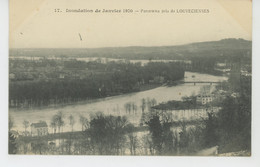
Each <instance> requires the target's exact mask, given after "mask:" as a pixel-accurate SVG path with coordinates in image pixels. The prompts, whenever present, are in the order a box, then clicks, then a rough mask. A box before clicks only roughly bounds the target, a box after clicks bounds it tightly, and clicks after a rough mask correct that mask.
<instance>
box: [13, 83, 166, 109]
mask: <svg viewBox="0 0 260 167" xmlns="http://www.w3.org/2000/svg"><path fill="white" fill-rule="evenodd" d="M162 85H163V84H145V85H142V86H140V88H139V90H135V91H133V92H127V93H117V94H113V95H111V96H107V97H100V98H95V99H88V100H82V101H76V102H71V103H65V104H55V105H48V106H41V107H30V108H12V107H9V110H12V111H15V112H22V111H28V110H36V109H37V110H38V109H39V110H44V109H58V108H59V109H62V108H64V107H67V106H73V105H84V104H90V103H95V102H100V101H104V100H108V99H110V98H113V97H116V96H120V95H126V94H132V93H138V92H143V91H147V90H151V89H155V88H158V87H160V86H162Z"/></svg>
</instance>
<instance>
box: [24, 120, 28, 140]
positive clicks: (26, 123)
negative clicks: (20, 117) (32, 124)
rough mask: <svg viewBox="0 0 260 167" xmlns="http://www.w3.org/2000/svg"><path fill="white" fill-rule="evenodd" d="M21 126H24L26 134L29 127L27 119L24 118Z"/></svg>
mask: <svg viewBox="0 0 260 167" xmlns="http://www.w3.org/2000/svg"><path fill="white" fill-rule="evenodd" d="M23 127H24V135H25V136H27V128H28V127H29V121H27V120H24V121H23Z"/></svg>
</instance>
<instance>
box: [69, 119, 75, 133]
mask: <svg viewBox="0 0 260 167" xmlns="http://www.w3.org/2000/svg"><path fill="white" fill-rule="evenodd" d="M69 124H70V126H71V131H72V132H73V126H74V124H75V119H74V117H73V116H72V115H70V116H69Z"/></svg>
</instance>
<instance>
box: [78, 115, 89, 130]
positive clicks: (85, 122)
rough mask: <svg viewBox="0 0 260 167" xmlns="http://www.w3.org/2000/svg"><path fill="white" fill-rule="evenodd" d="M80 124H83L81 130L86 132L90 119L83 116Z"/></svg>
mask: <svg viewBox="0 0 260 167" xmlns="http://www.w3.org/2000/svg"><path fill="white" fill-rule="evenodd" d="M79 122H80V123H81V130H82V131H84V130H85V129H87V128H88V126H89V122H88V119H87V118H86V117H84V116H82V115H80V116H79Z"/></svg>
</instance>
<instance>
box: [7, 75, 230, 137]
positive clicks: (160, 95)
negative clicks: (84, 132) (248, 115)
mask: <svg viewBox="0 0 260 167" xmlns="http://www.w3.org/2000/svg"><path fill="white" fill-rule="evenodd" d="M223 80H227V78H226V77H224V76H213V75H208V74H200V73H192V72H185V78H184V81H212V82H217V81H223ZM205 85H207V86H208V87H211V88H212V89H214V87H215V86H214V85H210V84H206V83H203V84H196V85H194V84H192V83H191V84H190V83H187V84H180V85H177V86H171V87H168V86H161V87H158V88H155V89H151V90H146V91H142V92H136V93H129V94H124V95H118V96H113V97H107V98H102V99H98V100H95V101H92V102H88V103H87V102H86V103H81V104H75V105H68V106H65V107H55V108H45V109H30V110H23V111H14V110H13V109H10V110H9V114H10V116H11V117H12V119H13V121H14V127H13V129H14V130H18V131H21V132H22V131H24V127H23V124H22V123H23V121H24V120H27V121H29V122H30V123H36V122H38V121H40V120H42V121H46V123H47V124H48V126H49V125H50V122H51V118H52V116H53V115H55V114H56V113H57V112H59V111H61V112H62V113H63V115H64V121H65V126H64V127H63V131H64V132H65V131H71V126H70V125H69V118H68V117H69V116H70V115H73V116H74V119H75V121H76V122H75V125H74V131H79V130H81V124H80V121H79V116H80V115H82V116H85V117H87V118H90V116H91V115H94V114H95V113H97V112H102V113H104V114H107V115H109V114H111V115H115V116H117V115H120V116H126V117H127V118H128V120H129V122H131V123H133V124H135V125H138V124H139V122H140V118H141V112H142V110H141V100H142V99H143V98H144V99H148V98H149V99H153V98H154V99H155V100H156V101H157V104H158V103H161V102H167V101H169V100H180V99H181V98H182V97H183V96H190V95H192V94H198V93H199V92H200V90H201V88H202V87H204V86H205ZM129 102H131V103H133V104H135V105H136V106H137V110H136V113H135V114H134V113H132V114H129V113H127V112H126V110H125V104H126V103H129ZM146 111H147V109H146ZM28 130H29V128H28ZM51 132H52V129H51V128H49V133H51Z"/></svg>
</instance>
